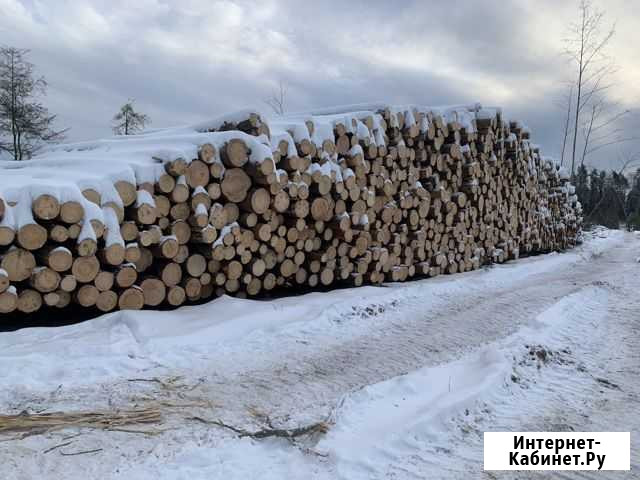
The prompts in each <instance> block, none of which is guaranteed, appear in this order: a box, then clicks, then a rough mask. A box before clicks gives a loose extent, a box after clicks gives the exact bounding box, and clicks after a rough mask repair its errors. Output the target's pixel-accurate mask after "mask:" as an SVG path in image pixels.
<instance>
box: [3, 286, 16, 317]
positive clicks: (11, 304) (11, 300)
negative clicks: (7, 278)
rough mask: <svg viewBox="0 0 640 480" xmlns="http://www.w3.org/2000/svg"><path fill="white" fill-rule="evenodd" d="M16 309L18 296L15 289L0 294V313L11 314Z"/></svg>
mask: <svg viewBox="0 0 640 480" xmlns="http://www.w3.org/2000/svg"><path fill="white" fill-rule="evenodd" d="M16 308H18V295H17V293H16V290H15V288H10V289H8V290H6V291H4V292H2V293H0V313H11V312H13V311H14V310H15V309H16Z"/></svg>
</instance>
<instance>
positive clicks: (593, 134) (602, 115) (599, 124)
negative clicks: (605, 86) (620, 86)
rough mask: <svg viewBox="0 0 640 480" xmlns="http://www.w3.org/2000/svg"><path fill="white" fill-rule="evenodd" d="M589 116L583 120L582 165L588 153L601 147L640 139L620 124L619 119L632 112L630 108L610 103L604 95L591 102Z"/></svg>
mask: <svg viewBox="0 0 640 480" xmlns="http://www.w3.org/2000/svg"><path fill="white" fill-rule="evenodd" d="M590 107H591V108H590V109H589V110H588V115H589V116H588V117H587V119H586V120H585V121H584V122H583V125H582V130H583V145H582V157H581V159H580V165H584V161H585V158H586V157H587V155H589V154H591V153H593V152H595V151H597V150H600V149H601V148H604V147H607V146H609V145H614V144H617V143H623V142H628V141H632V140H637V139H640V137H634V136H632V135H625V132H624V129H623V128H622V127H621V126H619V120H621V119H622V118H624V117H625V116H627V115H628V114H630V113H631V110H629V109H622V108H620V106H619V105H618V104H617V103H613V104H612V103H610V102H607V100H606V99H605V98H604V97H599V98H597V99H595V100H593V101H592V102H591V105H590Z"/></svg>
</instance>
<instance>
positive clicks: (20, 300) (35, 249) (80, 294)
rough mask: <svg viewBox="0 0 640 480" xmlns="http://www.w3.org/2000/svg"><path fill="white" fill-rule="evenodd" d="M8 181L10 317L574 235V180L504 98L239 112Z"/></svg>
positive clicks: (171, 298) (515, 249)
mask: <svg viewBox="0 0 640 480" xmlns="http://www.w3.org/2000/svg"><path fill="white" fill-rule="evenodd" d="M1 175H2V178H1V180H0V313H5V314H6V313H10V312H13V311H19V312H22V313H25V314H28V313H32V312H35V311H36V310H38V309H40V308H43V307H52V308H65V307H67V306H69V305H70V304H72V303H73V304H77V305H81V306H83V307H87V308H90V307H94V308H97V309H98V310H100V311H103V312H108V311H111V310H114V309H140V308H143V307H145V306H146V307H156V306H159V305H161V304H165V305H171V306H178V305H181V304H183V303H185V302H193V301H197V300H200V299H203V298H209V297H212V296H219V295H222V294H225V293H226V294H232V295H237V296H241V297H246V296H256V295H260V294H262V293H264V292H269V291H271V290H274V289H276V288H278V287H303V286H306V287H311V288H314V287H318V286H330V285H336V284H340V285H353V286H359V285H363V284H375V283H380V282H384V281H404V280H408V279H410V278H413V277H418V276H436V275H439V274H444V273H447V274H451V273H456V272H465V271H468V270H473V269H477V268H478V267H480V266H481V265H484V264H488V263H494V262H498V263H499V262H504V261H506V260H509V259H517V258H518V257H519V256H520V255H522V254H535V253H541V252H549V251H552V250H558V249H565V248H568V247H571V246H573V245H575V243H576V239H577V236H578V234H579V230H580V225H581V208H580V205H579V203H578V202H577V198H576V196H575V191H574V188H573V186H571V185H570V183H569V179H568V177H567V176H566V175H565V174H564V173H563V172H562V171H561V170H559V169H558V167H557V166H556V165H555V164H554V163H553V162H552V161H550V160H548V159H545V158H544V157H543V156H542V155H541V153H540V151H539V149H538V147H536V146H535V145H533V144H532V143H531V142H530V133H529V131H528V130H527V129H526V128H524V127H523V126H522V125H520V124H518V123H517V122H509V121H507V120H506V119H504V118H503V116H502V114H501V112H500V111H499V110H496V109H492V110H483V109H481V108H480V107H479V106H472V107H464V108H463V107H460V108H448V109H429V108H421V107H416V106H408V107H392V106H385V105H375V106H358V107H345V108H338V109H333V110H325V111H319V112H312V113H309V114H299V115H292V116H288V117H278V118H267V117H266V116H265V115H260V114H259V113H256V112H250V111H248V112H240V113H238V114H234V115H229V116H225V117H223V118H221V119H218V120H216V121H213V122H208V123H206V124H202V125H196V126H193V127H185V128H183V129H167V130H164V131H157V132H152V133H150V134H147V135H140V136H136V137H131V138H129V137H127V138H120V139H112V140H108V141H102V142H95V143H85V144H76V145H62V146H59V147H56V148H55V149H53V150H52V151H51V152H49V153H47V154H46V155H44V156H42V157H41V158H36V159H34V160H32V161H28V162H22V163H21V164H20V165H19V168H18V166H17V165H16V164H13V163H12V162H5V163H4V164H3V165H2V174H1Z"/></svg>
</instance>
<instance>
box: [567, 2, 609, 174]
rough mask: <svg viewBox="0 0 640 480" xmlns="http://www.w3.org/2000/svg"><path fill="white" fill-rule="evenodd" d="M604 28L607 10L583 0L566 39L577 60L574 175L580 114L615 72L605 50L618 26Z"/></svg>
mask: <svg viewBox="0 0 640 480" xmlns="http://www.w3.org/2000/svg"><path fill="white" fill-rule="evenodd" d="M603 28H604V12H602V11H600V10H598V9H595V8H594V7H593V5H592V3H591V1H590V0H580V4H579V6H578V21H577V22H573V23H571V24H570V25H569V36H568V38H566V39H565V54H566V55H567V56H568V57H569V58H570V59H571V60H572V61H573V62H574V63H575V68H576V79H575V88H576V90H577V93H576V106H575V115H574V121H573V125H572V126H573V142H572V143H573V144H572V150H571V175H572V176H573V174H574V169H575V162H576V150H577V141H578V130H579V128H580V123H581V122H580V115H581V113H582V111H583V109H584V108H585V106H586V105H587V104H588V103H589V101H590V100H591V99H592V98H593V97H594V95H597V94H598V93H600V92H602V91H604V90H606V89H607V88H609V87H610V85H607V83H606V82H607V80H608V78H609V76H610V75H611V74H612V73H613V72H614V71H615V65H614V64H613V61H612V60H611V59H610V58H609V57H608V56H607V55H606V53H605V50H606V47H607V45H608V44H609V42H610V40H611V39H612V38H613V35H614V34H615V25H613V26H612V27H611V28H609V29H607V30H603Z"/></svg>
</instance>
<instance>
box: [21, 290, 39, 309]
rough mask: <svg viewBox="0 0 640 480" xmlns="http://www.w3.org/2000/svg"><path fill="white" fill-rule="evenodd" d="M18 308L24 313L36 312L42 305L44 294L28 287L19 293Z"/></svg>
mask: <svg viewBox="0 0 640 480" xmlns="http://www.w3.org/2000/svg"><path fill="white" fill-rule="evenodd" d="M16 307H17V309H18V310H19V311H20V312H22V313H34V312H37V311H38V310H40V307H42V295H41V294H40V293H39V292H37V291H35V290H31V289H26V290H23V291H21V292H20V294H19V295H18V304H17V306H16Z"/></svg>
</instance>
